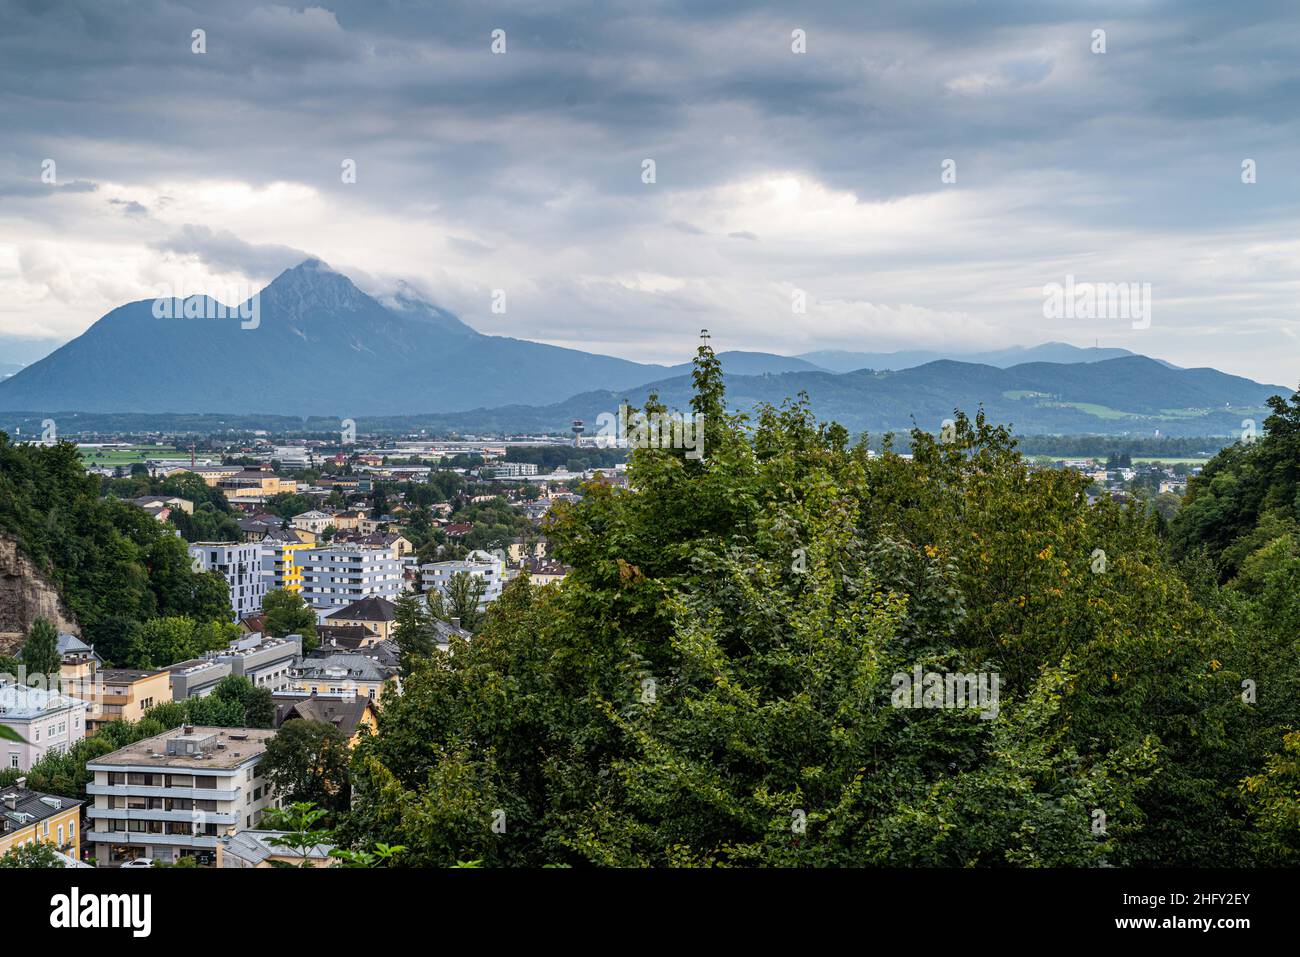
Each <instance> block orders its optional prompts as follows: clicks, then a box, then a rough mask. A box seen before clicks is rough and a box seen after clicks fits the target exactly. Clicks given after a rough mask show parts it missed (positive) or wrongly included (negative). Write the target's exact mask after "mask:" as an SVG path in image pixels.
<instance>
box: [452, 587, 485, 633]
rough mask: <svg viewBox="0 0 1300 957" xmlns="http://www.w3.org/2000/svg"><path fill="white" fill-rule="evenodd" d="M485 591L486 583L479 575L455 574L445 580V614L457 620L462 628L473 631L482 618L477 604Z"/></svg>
mask: <svg viewBox="0 0 1300 957" xmlns="http://www.w3.org/2000/svg"><path fill="white" fill-rule="evenodd" d="M486 590H487V582H486V581H484V579H483V577H482V576H481V575H472V574H470V573H469V572H456V573H455V574H454V575H452V576H451V577H450V578H448V579H447V585H446V591H445V593H444V595H443V598H444V600H445V602H446V611H447V614H448V615H450V616H451V617H453V618H459V619H460V625H461V627H462V628H465V629H467V630H469V631H474V630H475V629H476V628H477V627H478V623H479V621H480V620H481V619H482V617H483V613H482V611H481V610H480V609H479V602H480V601H482V599H483V593H484V592H485V591H486Z"/></svg>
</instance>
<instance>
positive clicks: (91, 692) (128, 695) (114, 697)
mask: <svg viewBox="0 0 1300 957" xmlns="http://www.w3.org/2000/svg"><path fill="white" fill-rule="evenodd" d="M72 694H74V695H75V696H76V697H78V698H84V699H85V700H87V701H89V702H90V710H89V712H87V714H86V723H87V726H88V728H89V730H90V731H92V732H94V731H98V730H99V728H100V726H101V725H103V724H104V723H105V722H106V721H139V720H140V719H141V718H143V717H144V713H145V712H146V711H148V710H149V709H150V708H152V707H153V706H154V705H156V704H162V703H163V702H165V701H171V700H172V686H171V674H170V673H169V672H167V671H165V670H162V669H159V670H150V669H144V668H101V669H100V670H99V671H97V672H96V678H95V680H94V682H93V683H91V684H89V685H79V686H77V687H76V688H74V690H73V691H72Z"/></svg>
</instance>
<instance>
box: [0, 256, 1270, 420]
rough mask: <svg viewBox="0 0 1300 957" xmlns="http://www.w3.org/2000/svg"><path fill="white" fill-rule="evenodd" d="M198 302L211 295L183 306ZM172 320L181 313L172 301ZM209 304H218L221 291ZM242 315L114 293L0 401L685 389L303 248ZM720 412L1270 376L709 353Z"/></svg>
mask: <svg viewBox="0 0 1300 957" xmlns="http://www.w3.org/2000/svg"><path fill="white" fill-rule="evenodd" d="M187 302H189V304H190V305H191V306H200V307H201V308H200V309H199V311H200V312H201V313H204V314H207V313H208V305H209V303H210V302H212V301H211V300H207V299H206V298H204V299H202V300H201V301H199V302H195V301H187ZM171 305H172V306H173V310H172V315H176V316H180V315H183V314H184V313H185V303H182V302H181V301H179V300H177V301H173V303H171ZM224 305H226V306H234V305H236V304H233V303H226V304H224ZM259 306H260V308H259V314H258V323H257V325H256V327H255V328H245V326H248V325H250V324H249V323H247V322H243V323H241V321H240V319H239V318H238V317H234V318H226V319H215V318H193V319H185V318H156V317H155V314H154V300H152V299H150V300H141V301H138V302H132V303H128V304H126V305H124V306H121V307H119V308H117V309H114V310H113V311H112V312H110V313H108V314H107V315H106V316H104V317H103V318H101V319H100V320H99V321H98V322H96V323H95V324H94V325H92V326H91V327H90V328H89V329H88V330H86V332H85V333H83V334H82V335H81V336H79V337H78V338H76V339H74V340H72V341H71V342H69V343H67V344H65V345H64V346H62V347H61V348H59V349H57V350H55V351H54V352H53V353H52V354H50V355H48V356H46V357H45V358H43V359H41V360H40V361H38V362H35V363H33V364H32V365H30V366H27V367H25V368H23V369H21V370H20V371H18V372H16V373H15V374H13V375H12V376H10V377H9V378H7V379H5V380H4V381H0V410H6V411H22V412H30V413H44V414H50V415H54V414H55V413H58V412H71V411H79V412H89V413H109V412H138V413H230V414H251V413H256V414H278V415H292V416H309V415H337V416H339V417H351V418H356V419H360V418H362V417H367V416H369V417H377V416H411V415H422V416H424V415H428V416H430V417H431V418H432V419H433V420H434V421H436V422H443V423H445V427H446V428H448V429H477V430H489V429H490V430H499V431H534V430H543V429H545V430H561V429H564V428H567V425H568V423H569V421H570V420H572V419H575V418H581V419H586V420H594V419H595V417H596V415H597V414H599V413H600V412H608V411H612V410H613V409H615V408H616V407H617V405H618V403H619V402H620V401H621V400H622V399H624V398H627V399H629V400H631V401H633V402H634V403H635V402H643V401H644V399H645V397H646V396H647V395H648V394H649V393H650V392H651V391H655V392H657V393H658V394H659V395H660V397H661V398H662V399H663V400H664V401H666V402H667V404H668V405H669V406H677V407H685V406H686V404H687V403H688V401H689V397H690V389H691V380H690V364H689V363H682V364H679V365H676V366H662V365H654V364H648V363H638V362H631V361H628V360H625V359H618V358H614V357H610V356H600V355H593V354H590V353H585V352H581V351H578V350H575V349H564V348H559V347H556V346H549V345H544V344H541V343H535V342H528V341H525V340H520V339H512V338H506V337H501V336H488V335H483V334H481V333H479V332H476V331H475V330H474V329H472V328H470V327H469V326H468V325H466V324H465V323H463V322H461V321H460V320H459V319H457V318H456V317H455V316H454V315H452V314H451V313H449V312H447V311H445V310H443V309H440V308H438V307H436V306H433V305H430V304H428V303H425V302H422V301H420V300H418V299H416V298H414V297H412V296H409V295H405V294H399V295H398V296H397V297H396V298H394V299H392V300H388V301H384V302H381V301H379V300H378V299H376V298H374V297H372V296H369V295H367V294H366V293H364V292H362V291H361V290H360V289H358V288H357V287H356V286H355V285H353V283H352V282H351V281H350V280H349V279H348V278H347V277H346V276H343V275H341V274H340V273H337V272H335V271H333V270H331V269H330V268H329V267H328V266H326V265H325V264H323V263H321V262H320V261H318V260H308V261H306V262H304V263H302V264H300V265H299V266H296V267H294V268H292V269H289V270H286V271H285V272H284V273H282V274H281V275H280V276H278V277H277V278H276V279H275V280H274V281H273V282H272V283H270V285H268V286H267V287H266V288H265V289H264V290H263V291H262V293H261V295H260V304H259ZM720 358H721V359H722V363H723V368H724V370H725V371H726V372H727V384H728V397H729V401H730V402H731V404H732V405H733V406H734V407H736V408H738V409H749V408H752V407H753V405H755V404H756V403H760V402H771V403H779V402H781V401H782V400H784V399H785V398H787V397H790V396H794V395H796V394H797V393H799V392H801V391H802V392H807V394H808V395H809V397H810V400H811V401H812V405H813V408H814V409H815V411H816V412H817V413H818V414H819V415H820V416H822V417H823V418H833V419H836V420H837V421H840V422H841V423H843V424H844V425H846V426H848V427H849V428H851V429H855V430H870V431H873V432H879V431H884V430H887V429H903V428H908V427H910V426H912V425H913V424H916V425H919V426H921V427H922V428H926V429H935V428H938V425H939V423H940V422H941V421H942V420H943V419H944V418H947V417H949V416H951V414H952V410H953V409H954V408H961V409H963V410H965V411H967V412H970V413H973V412H974V411H975V410H976V408H978V407H979V406H981V405H982V406H983V407H984V408H985V410H986V411H987V412H988V413H989V414H990V416H991V417H992V418H993V419H994V420H996V421H1002V422H1010V423H1013V424H1014V425H1015V427H1016V430H1017V431H1021V432H1025V433H1041V432H1054V433H1084V432H1107V433H1133V432H1137V433H1145V434H1150V433H1151V431H1153V430H1155V429H1159V430H1161V432H1162V433H1163V434H1170V435H1226V434H1231V433H1232V432H1234V431H1237V430H1239V429H1240V427H1241V421H1242V419H1243V418H1255V419H1257V420H1262V417H1263V415H1264V414H1265V409H1264V404H1263V403H1264V401H1265V399H1266V398H1267V397H1268V396H1269V395H1272V394H1275V393H1279V392H1281V393H1289V391H1290V390H1287V389H1284V388H1282V387H1280V386H1269V385H1261V384H1259V383H1255V382H1252V381H1251V380H1249V379H1244V378H1241V377H1238V376H1230V375H1225V374H1223V373H1220V372H1217V371H1216V370H1213V369H1178V368H1176V367H1173V366H1170V365H1168V364H1167V363H1162V362H1160V361H1158V360H1154V359H1149V358H1147V357H1144V356H1138V355H1134V354H1132V353H1129V352H1127V351H1126V350H1122V349H1080V348H1078V347H1075V346H1070V345H1066V344H1063V343H1047V344H1044V345H1041V346H1036V347H1033V348H1027V349H1026V348H1017V349H1006V350H998V351H995V352H987V353H978V354H973V355H966V356H962V357H961V359H962V361H956V360H954V359H952V358H950V357H948V355H947V354H943V353H935V352H921V351H912V352H895V353H883V354H882V353H848V352H829V351H828V352H814V353H808V354H805V355H803V356H795V357H787V356H776V355H771V354H768V353H757V352H724V353H722V354H721V356H720Z"/></svg>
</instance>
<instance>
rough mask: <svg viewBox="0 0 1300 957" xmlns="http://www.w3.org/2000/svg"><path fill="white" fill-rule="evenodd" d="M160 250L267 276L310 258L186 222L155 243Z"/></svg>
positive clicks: (218, 267) (219, 268) (297, 251)
mask: <svg viewBox="0 0 1300 957" xmlns="http://www.w3.org/2000/svg"><path fill="white" fill-rule="evenodd" d="M154 248H156V249H158V250H159V251H161V252H168V253H176V254H178V255H182V256H195V257H197V258H198V259H199V260H200V261H201V262H203V263H206V264H207V265H208V266H210V267H212V268H213V269H214V270H217V271H221V272H225V271H235V272H240V273H243V274H244V275H246V276H254V277H257V278H259V279H267V278H270V277H273V276H276V275H279V273H281V272H282V271H284V270H285V269H288V268H289V267H290V266H296V265H297V264H298V263H300V262H302V261H303V260H304V259H309V258H311V257H310V256H309V255H308V254H307V253H305V252H303V251H302V250H301V249H293V248H292V247H289V246H276V245H257V244H254V243H249V242H245V241H244V240H242V239H240V238H239V237H238V236H236V235H235V234H234V233H231V232H228V231H221V232H214V231H213V230H211V229H209V228H208V227H207V226H198V225H194V224H192V223H187V224H186V225H185V226H184V227H182V228H181V229H180V230H179V231H178V232H177V233H176V234H175V235H173V236H170V237H168V238H167V239H164V240H161V241H159V242H157V243H155V244H154Z"/></svg>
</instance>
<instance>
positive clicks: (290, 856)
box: [216, 828, 338, 869]
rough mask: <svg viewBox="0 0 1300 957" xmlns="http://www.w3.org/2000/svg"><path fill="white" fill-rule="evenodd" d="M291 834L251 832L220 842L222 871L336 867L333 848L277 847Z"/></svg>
mask: <svg viewBox="0 0 1300 957" xmlns="http://www.w3.org/2000/svg"><path fill="white" fill-rule="evenodd" d="M287 833H288V832H287V831H264V830H261V829H259V828H250V829H249V830H245V831H236V832H235V833H234V834H227V835H224V836H222V837H219V838H217V863H216V866H217V867H218V868H248V869H252V868H271V867H284V866H288V867H303V866H304V865H305V866H308V867H333V866H334V865H335V864H336V863H337V861H338V859H337V858H334V857H330V851H332V850H333V849H334V845H333V844H314V845H312V846H311V847H310V848H306V849H298V848H293V847H286V846H284V845H283V844H280V843H277V841H279V840H282V839H283V838H284V836H285V835H286V834H287Z"/></svg>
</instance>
